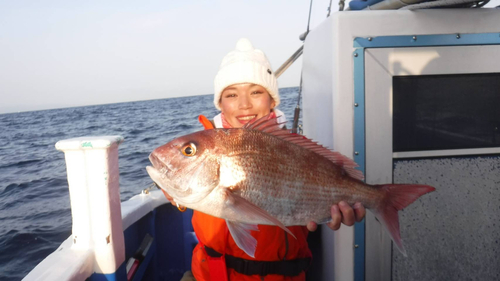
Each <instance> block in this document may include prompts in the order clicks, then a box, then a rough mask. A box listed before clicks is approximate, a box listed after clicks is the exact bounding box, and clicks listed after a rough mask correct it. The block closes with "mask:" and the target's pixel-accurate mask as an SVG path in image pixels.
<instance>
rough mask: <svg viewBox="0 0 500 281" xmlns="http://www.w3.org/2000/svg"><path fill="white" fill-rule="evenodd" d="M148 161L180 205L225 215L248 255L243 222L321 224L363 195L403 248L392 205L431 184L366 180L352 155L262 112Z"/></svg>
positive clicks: (184, 140)
mask: <svg viewBox="0 0 500 281" xmlns="http://www.w3.org/2000/svg"><path fill="white" fill-rule="evenodd" d="M186 147H189V148H190V150H188V152H190V153H186V151H185V149H186ZM193 151H194V153H191V152H193ZM150 160H151V163H152V164H153V167H147V170H148V173H149V174H150V176H151V178H152V179H153V180H154V181H155V182H156V183H157V184H158V185H159V186H160V187H161V188H162V189H164V190H165V191H166V192H167V193H169V194H170V195H171V196H172V197H173V198H174V200H175V201H176V202H178V203H179V204H181V205H184V206H186V207H189V208H192V209H195V210H198V211H201V212H204V213H207V214H209V215H212V216H216V217H220V218H223V219H226V221H227V224H228V227H229V230H230V232H231V235H232V236H233V238H234V239H235V241H236V242H237V244H238V246H240V247H241V248H242V249H243V250H244V251H245V252H247V254H249V255H250V256H252V254H253V253H254V251H255V248H254V247H255V244H256V242H255V243H254V242H252V241H250V243H248V242H249V241H247V240H248V239H250V240H251V239H252V237H251V235H244V232H250V231H251V230H252V229H255V227H249V226H248V225H256V224H267V225H277V226H278V227H281V228H283V229H284V230H285V231H288V232H289V230H288V229H287V228H286V226H291V225H306V224H307V223H308V222H309V221H314V222H316V223H325V222H327V221H329V220H330V218H331V214H330V210H331V206H332V205H333V204H337V203H339V202H340V201H345V202H347V203H348V204H350V205H353V204H354V203H356V202H360V203H362V204H363V205H364V206H365V207H366V208H367V209H369V210H370V211H372V212H373V213H374V215H375V216H376V217H377V218H378V219H379V221H380V222H381V223H382V224H383V225H384V226H385V227H386V229H387V230H388V232H389V234H390V235H391V238H392V240H393V241H394V242H395V244H396V246H397V247H398V249H399V250H400V251H401V252H402V253H403V254H405V250H404V248H403V245H402V242H401V237H400V233H399V220H398V214H397V212H398V211H399V210H401V209H403V208H405V207H406V206H408V205H409V204H411V203H412V202H414V201H415V200H417V199H418V198H419V197H420V196H422V195H423V194H426V193H428V192H431V191H433V190H434V188H433V187H431V186H427V185H411V184H410V185H394V184H386V185H369V184H365V183H364V182H363V181H362V179H363V175H362V173H361V172H360V171H358V170H356V169H355V167H356V166H357V165H356V163H355V162H354V161H352V160H351V159H349V158H348V157H346V156H343V155H341V154H340V153H337V152H334V151H330V150H329V149H327V148H325V147H323V146H321V145H318V144H316V143H314V142H312V141H311V140H309V139H307V138H305V137H303V136H300V135H296V134H291V133H289V132H286V131H284V130H281V129H279V127H278V124H276V120H275V119H266V117H263V118H262V119H259V120H255V121H253V122H250V123H249V124H247V125H246V126H245V127H243V128H239V129H212V130H205V131H200V132H196V133H193V134H190V135H186V136H183V137H180V138H178V139H175V140H173V141H171V142H169V143H167V144H165V145H163V146H161V147H159V148H157V149H155V150H154V151H153V152H152V153H151V155H150ZM289 233H290V234H291V232H289ZM240 236H241V237H240ZM248 245H253V246H248Z"/></svg>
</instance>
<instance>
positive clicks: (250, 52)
mask: <svg viewBox="0 0 500 281" xmlns="http://www.w3.org/2000/svg"><path fill="white" fill-rule="evenodd" d="M240 83H252V84H257V85H260V86H262V87H264V88H265V89H266V90H267V91H268V92H269V95H271V97H272V98H273V100H274V102H275V103H276V106H278V104H279V103H280V96H279V92H278V81H277V80H276V76H275V75H274V72H273V71H272V68H271V64H270V63H269V61H268V60H267V57H266V55H265V54H264V52H262V51H261V50H259V49H254V47H253V46H252V43H251V42H250V40H248V39H246V38H242V39H240V40H238V42H237V43H236V49H235V50H233V51H231V52H229V53H228V54H227V55H226V56H225V57H224V58H223V59H222V63H221V64H220V67H219V72H218V73H217V75H216V76H215V80H214V105H215V107H216V108H217V109H218V110H220V109H221V108H220V106H219V102H220V98H221V94H222V91H224V89H225V88H226V87H228V86H230V85H234V84H240Z"/></svg>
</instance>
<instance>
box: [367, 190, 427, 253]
mask: <svg viewBox="0 0 500 281" xmlns="http://www.w3.org/2000/svg"><path fill="white" fill-rule="evenodd" d="M375 187H378V188H380V189H382V190H384V191H385V192H386V196H385V201H384V203H383V204H381V207H380V208H379V209H376V210H372V211H373V213H374V214H375V216H376V217H377V219H378V220H379V221H380V222H381V223H382V225H384V226H385V228H386V229H387V231H388V232H389V235H390V236H391V239H392V241H394V244H395V245H396V247H397V248H398V250H399V251H400V252H401V253H402V254H403V255H404V256H405V257H406V250H405V248H404V247H403V242H402V240H401V233H400V230H399V217H398V211H399V210H402V209H404V208H406V207H407V206H408V205H410V204H411V203H413V202H414V201H415V200H417V199H418V198H419V197H420V196H422V195H424V194H426V193H429V192H432V191H434V190H436V189H435V188H434V187H432V186H428V185H420V184H387V185H376V186H375Z"/></svg>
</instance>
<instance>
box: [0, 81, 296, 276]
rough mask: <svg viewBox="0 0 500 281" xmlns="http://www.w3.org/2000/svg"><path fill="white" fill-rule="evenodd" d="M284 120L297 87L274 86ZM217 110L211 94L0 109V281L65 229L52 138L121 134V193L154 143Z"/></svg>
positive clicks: (36, 258)
mask: <svg viewBox="0 0 500 281" xmlns="http://www.w3.org/2000/svg"><path fill="white" fill-rule="evenodd" d="M280 96H281V104H280V105H279V106H278V108H279V109H280V110H281V111H283V112H284V113H285V115H286V116H287V119H288V124H287V127H289V128H290V127H291V124H292V122H291V121H292V119H293V112H294V108H295V106H296V104H297V97H298V88H297V87H295V88H283V89H280ZM200 114H203V115H205V116H207V117H209V118H211V117H213V116H215V115H216V114H218V111H217V110H216V109H215V107H214V105H213V95H202V96H192V97H181V98H169V99H162V100H149V101H137V102H126V103H116V104H106V105H95V106H85V107H72V108H62V109H52V110H43V111H31V112H21V113H10V114H1V115H0V280H21V279H22V278H23V277H24V276H25V275H26V274H28V272H29V271H31V270H32V269H33V268H34V267H35V266H36V265H37V264H38V263H39V262H40V261H41V260H43V259H44V258H45V257H46V256H47V255H49V254H50V253H52V252H53V251H54V250H55V249H56V248H57V247H58V246H59V245H60V244H61V242H63V241H64V240H66V239H67V238H68V237H69V236H70V235H71V208H70V202H69V190H68V182H67V178H66V163H65V161H64V154H63V152H61V151H58V150H56V149H55V147H54V145H55V143H56V142H57V141H59V140H63V139H69V138H75V137H81V136H98V135H121V136H123V137H124V138H125V141H124V143H123V144H121V145H120V147H119V168H120V197H121V200H122V201H125V200H128V199H129V198H130V197H132V196H134V195H136V194H139V193H140V192H141V190H143V189H144V188H147V187H148V186H149V185H150V184H151V183H152V181H151V180H150V178H149V176H148V175H147V173H146V169H145V167H146V166H147V165H149V160H148V156H149V153H151V151H153V149H154V148H156V147H158V146H160V145H162V144H164V143H166V142H168V141H170V140H172V139H173V138H175V137H178V136H182V135H185V134H188V133H190V132H194V131H199V130H202V129H203V127H202V126H201V124H199V123H198V115H200Z"/></svg>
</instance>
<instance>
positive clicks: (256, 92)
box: [252, 91, 263, 95]
mask: <svg viewBox="0 0 500 281" xmlns="http://www.w3.org/2000/svg"><path fill="white" fill-rule="evenodd" d="M262 93H263V92H261V91H253V92H252V95H258V94H262Z"/></svg>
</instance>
